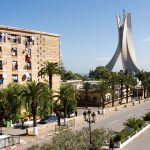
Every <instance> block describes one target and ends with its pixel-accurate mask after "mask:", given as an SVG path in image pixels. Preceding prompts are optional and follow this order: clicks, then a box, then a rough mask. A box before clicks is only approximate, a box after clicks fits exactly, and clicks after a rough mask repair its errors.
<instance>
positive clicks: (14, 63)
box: [12, 61, 18, 70]
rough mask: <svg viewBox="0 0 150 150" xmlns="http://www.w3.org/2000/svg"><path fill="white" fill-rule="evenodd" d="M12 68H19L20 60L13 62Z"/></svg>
mask: <svg viewBox="0 0 150 150" xmlns="http://www.w3.org/2000/svg"><path fill="white" fill-rule="evenodd" d="M12 70H18V62H17V61H13V62H12Z"/></svg>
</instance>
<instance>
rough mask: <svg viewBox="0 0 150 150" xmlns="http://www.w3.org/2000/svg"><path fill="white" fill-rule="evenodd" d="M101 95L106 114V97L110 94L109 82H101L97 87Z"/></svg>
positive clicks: (103, 109)
mask: <svg viewBox="0 0 150 150" xmlns="http://www.w3.org/2000/svg"><path fill="white" fill-rule="evenodd" d="M95 88H96V89H95V90H97V91H98V92H99V93H100V95H101V99H102V111H103V112H102V113H103V114H104V113H105V101H106V97H105V95H106V94H107V93H108V92H110V84H109V82H108V81H107V80H101V81H100V82H99V83H98V84H97V86H96V87H95Z"/></svg>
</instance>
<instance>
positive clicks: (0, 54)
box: [0, 47, 2, 57]
mask: <svg viewBox="0 0 150 150" xmlns="http://www.w3.org/2000/svg"><path fill="white" fill-rule="evenodd" d="M1 56H2V47H0V57H1Z"/></svg>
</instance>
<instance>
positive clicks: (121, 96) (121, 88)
mask: <svg viewBox="0 0 150 150" xmlns="http://www.w3.org/2000/svg"><path fill="white" fill-rule="evenodd" d="M120 90H121V91H120V104H122V98H123V83H121V85H120Z"/></svg>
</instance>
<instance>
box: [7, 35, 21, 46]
mask: <svg viewBox="0 0 150 150" xmlns="http://www.w3.org/2000/svg"><path fill="white" fill-rule="evenodd" d="M7 39H8V42H9V43H19V44H20V43H21V36H19V35H16V34H8V36H7Z"/></svg>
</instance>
